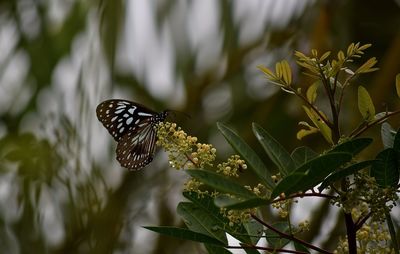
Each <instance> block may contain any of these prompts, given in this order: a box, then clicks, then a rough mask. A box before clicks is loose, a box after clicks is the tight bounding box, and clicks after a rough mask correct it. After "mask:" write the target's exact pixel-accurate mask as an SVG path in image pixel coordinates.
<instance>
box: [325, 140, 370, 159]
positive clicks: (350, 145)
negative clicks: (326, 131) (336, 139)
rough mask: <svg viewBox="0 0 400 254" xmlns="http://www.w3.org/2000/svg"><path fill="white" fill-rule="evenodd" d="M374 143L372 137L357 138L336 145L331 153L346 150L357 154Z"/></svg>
mask: <svg viewBox="0 0 400 254" xmlns="http://www.w3.org/2000/svg"><path fill="white" fill-rule="evenodd" d="M371 143H372V138H355V139H351V140H348V141H346V142H343V143H341V144H339V145H337V146H335V147H334V148H333V149H332V150H330V151H329V152H330V153H336V152H346V153H350V154H351V155H353V156H355V155H357V154H358V153H360V152H361V151H362V150H364V149H365V148H366V147H367V146H369V145H370V144H371Z"/></svg>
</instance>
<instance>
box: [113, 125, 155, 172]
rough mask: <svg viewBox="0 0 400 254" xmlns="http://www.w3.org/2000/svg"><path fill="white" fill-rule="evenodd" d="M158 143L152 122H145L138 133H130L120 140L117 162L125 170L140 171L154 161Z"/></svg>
mask: <svg viewBox="0 0 400 254" xmlns="http://www.w3.org/2000/svg"><path fill="white" fill-rule="evenodd" d="M156 141H157V137H156V131H155V130H154V125H153V123H152V120H151V119H147V120H144V121H143V122H141V123H140V124H139V125H138V130H137V131H136V132H134V133H133V132H129V133H127V134H125V135H124V136H123V137H122V138H121V139H120V141H119V142H118V145H117V151H116V152H117V160H118V161H119V162H120V164H121V166H123V167H125V168H128V169H130V170H139V169H141V168H143V167H145V166H146V165H147V164H149V163H150V162H151V161H152V160H153V156H154V151H155V147H156Z"/></svg>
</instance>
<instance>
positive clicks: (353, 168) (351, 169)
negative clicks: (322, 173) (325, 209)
mask: <svg viewBox="0 0 400 254" xmlns="http://www.w3.org/2000/svg"><path fill="white" fill-rule="evenodd" d="M374 161H375V160H369V161H362V162H359V163H355V164H352V165H350V166H348V167H346V168H344V169H341V170H339V171H337V172H335V173H332V174H330V175H329V176H328V177H327V178H325V180H324V181H323V182H322V184H321V185H320V186H319V187H318V190H319V191H322V190H323V189H325V188H326V187H327V186H328V185H330V184H331V183H333V182H336V181H338V180H340V179H343V178H344V177H346V176H349V175H352V174H354V173H356V172H357V171H359V170H361V169H363V168H366V167H369V166H371V165H372V163H373V162H374Z"/></svg>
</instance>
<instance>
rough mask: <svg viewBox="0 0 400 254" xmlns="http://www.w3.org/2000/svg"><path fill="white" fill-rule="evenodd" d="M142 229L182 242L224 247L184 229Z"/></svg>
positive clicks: (221, 243)
mask: <svg viewBox="0 0 400 254" xmlns="http://www.w3.org/2000/svg"><path fill="white" fill-rule="evenodd" d="M144 228H145V229H148V230H151V231H154V232H157V233H160V234H163V235H167V236H172V237H176V238H179V239H183V240H190V241H195V242H201V243H208V244H214V245H221V246H224V243H223V242H220V241H218V240H217V239H215V238H212V237H210V236H208V235H204V234H201V233H197V232H193V231H191V230H189V229H186V228H177V227H150V226H146V227H144Z"/></svg>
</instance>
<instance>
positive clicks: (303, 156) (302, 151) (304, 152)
mask: <svg viewBox="0 0 400 254" xmlns="http://www.w3.org/2000/svg"><path fill="white" fill-rule="evenodd" d="M317 156H318V154H317V153H316V152H314V151H313V150H312V149H311V148H309V147H307V146H301V147H297V148H296V149H294V150H293V152H292V155H291V157H292V159H293V161H294V163H295V164H296V167H299V166H301V165H303V164H304V163H306V162H308V161H310V160H312V159H314V158H315V157H317Z"/></svg>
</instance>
